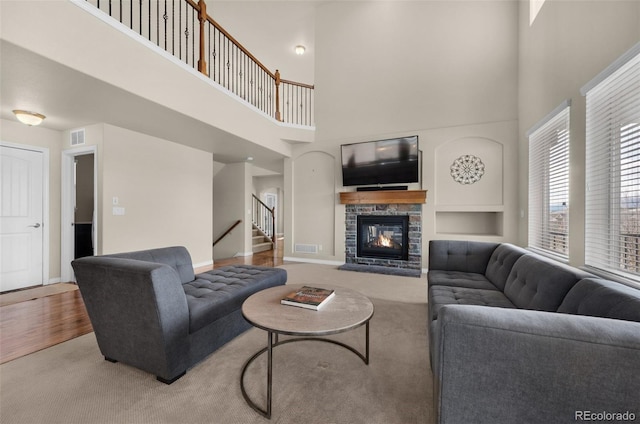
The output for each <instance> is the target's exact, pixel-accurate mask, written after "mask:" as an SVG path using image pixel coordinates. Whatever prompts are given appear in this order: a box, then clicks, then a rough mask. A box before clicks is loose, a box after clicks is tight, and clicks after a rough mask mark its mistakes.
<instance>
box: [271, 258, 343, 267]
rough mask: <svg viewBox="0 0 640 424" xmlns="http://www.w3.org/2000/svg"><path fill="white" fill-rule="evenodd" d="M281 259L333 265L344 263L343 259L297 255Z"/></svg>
mask: <svg viewBox="0 0 640 424" xmlns="http://www.w3.org/2000/svg"><path fill="white" fill-rule="evenodd" d="M282 260H283V261H290V262H304V263H310V264H319V265H335V266H340V265H344V262H343V261H329V260H324V259H311V258H298V257H293V256H285V257H284V258H282Z"/></svg>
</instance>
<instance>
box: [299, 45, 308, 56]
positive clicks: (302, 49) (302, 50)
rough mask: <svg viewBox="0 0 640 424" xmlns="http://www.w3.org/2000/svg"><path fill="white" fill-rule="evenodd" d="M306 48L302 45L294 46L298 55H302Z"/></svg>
mask: <svg viewBox="0 0 640 424" xmlns="http://www.w3.org/2000/svg"><path fill="white" fill-rule="evenodd" d="M306 50H307V49H306V47H305V46H302V45H298V46H296V54H297V55H299V56H300V55H303V54H304V52H305V51H306Z"/></svg>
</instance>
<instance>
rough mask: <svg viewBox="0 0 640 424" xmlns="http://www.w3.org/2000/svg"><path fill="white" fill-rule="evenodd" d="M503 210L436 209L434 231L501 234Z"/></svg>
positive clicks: (442, 232)
mask: <svg viewBox="0 0 640 424" xmlns="http://www.w3.org/2000/svg"><path fill="white" fill-rule="evenodd" d="M503 226H504V214H503V212H484V211H482V212H476V211H436V233H437V234H455V235H462V234H464V235H473V236H502V235H503Z"/></svg>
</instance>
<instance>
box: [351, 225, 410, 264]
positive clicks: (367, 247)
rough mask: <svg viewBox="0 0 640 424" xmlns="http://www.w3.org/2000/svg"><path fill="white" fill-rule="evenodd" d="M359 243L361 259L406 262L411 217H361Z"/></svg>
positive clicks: (358, 231)
mask: <svg viewBox="0 0 640 424" xmlns="http://www.w3.org/2000/svg"><path fill="white" fill-rule="evenodd" d="M357 241H358V245H357V254H358V257H360V258H382V259H397V260H403V261H406V260H408V258H409V217H408V216H402V215H383V216H378V215H359V216H358V219H357Z"/></svg>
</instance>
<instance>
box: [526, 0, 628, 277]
mask: <svg viewBox="0 0 640 424" xmlns="http://www.w3.org/2000/svg"><path fill="white" fill-rule="evenodd" d="M519 24H520V41H519V69H520V72H519V93H520V94H519V103H518V115H519V124H520V125H519V130H518V133H519V139H518V142H519V144H520V157H519V172H518V181H519V189H518V191H519V193H520V194H519V205H520V206H519V208H520V209H521V210H522V211H523V212H524V213H526V211H527V210H528V201H527V192H528V169H529V168H528V140H527V139H526V137H525V134H526V132H527V131H528V130H529V129H530V128H531V127H532V126H533V125H534V124H536V123H537V122H538V121H539V120H541V119H542V118H544V117H545V116H546V115H547V114H548V113H549V112H551V111H552V110H553V109H554V108H555V107H556V106H558V105H559V104H560V103H562V102H563V101H564V100H567V99H569V100H571V116H570V130H571V145H570V150H571V153H570V155H571V156H570V167H571V171H570V182H569V185H570V193H571V194H570V199H569V210H570V214H569V260H570V263H571V264H572V265H577V266H579V265H582V264H584V192H585V108H586V106H585V98H584V97H583V96H582V95H581V94H580V88H581V87H582V86H583V85H585V84H586V83H587V82H589V81H590V80H591V79H592V78H594V77H595V76H596V75H598V74H599V73H600V72H601V71H603V70H604V69H605V68H606V67H607V66H608V65H609V64H610V63H611V62H613V61H614V60H616V59H617V58H618V57H619V56H621V55H622V54H623V53H624V52H625V51H627V50H628V49H630V48H631V47H632V46H633V45H635V44H636V43H638V42H639V41H640V2H638V1H607V0H604V1H586V0H585V1H546V2H545V4H544V5H543V6H542V9H541V10H540V12H539V14H538V16H537V18H536V20H535V21H534V22H533V25H532V26H529V8H528V5H527V4H524V3H523V5H522V7H521V9H520V16H519ZM519 235H520V236H519V242H520V243H521V244H522V245H526V244H527V220H526V219H522V220H520V225H519Z"/></svg>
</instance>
